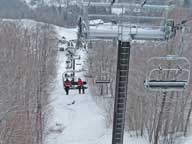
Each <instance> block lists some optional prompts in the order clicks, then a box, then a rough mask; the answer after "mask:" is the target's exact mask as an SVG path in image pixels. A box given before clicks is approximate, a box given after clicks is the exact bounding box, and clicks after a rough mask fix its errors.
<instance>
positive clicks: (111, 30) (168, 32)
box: [78, 1, 174, 144]
mask: <svg viewBox="0 0 192 144" xmlns="http://www.w3.org/2000/svg"><path fill="white" fill-rule="evenodd" d="M79 5H81V6H82V10H83V17H81V18H80V19H79V23H78V24H79V34H78V36H79V37H80V38H82V39H86V40H114V39H116V40H117V41H118V58H117V59H118V60H117V72H116V90H115V104H114V118H113V136H112V144H123V136H124V123H125V112H126V101H127V89H128V74H129V60H130V48H131V44H130V42H131V41H132V40H155V41H165V40H167V39H169V38H171V37H172V36H174V31H173V21H172V20H169V19H167V15H166V12H168V11H169V10H170V9H172V6H166V5H142V6H141V5H140V4H129V3H114V4H113V5H111V3H107V2H90V1H88V2H83V3H81V4H79ZM131 9H133V11H134V10H135V11H137V12H138V11H141V10H142V9H144V10H149V9H150V10H151V11H153V10H154V11H158V12H160V13H163V16H156V17H154V16H153V17H151V16H147V15H144V16H139V15H129V13H130V11H129V10H131ZM137 18H139V19H140V20H145V21H147V22H148V26H146V25H144V24H142V25H141V22H142V21H140V23H138V21H137ZM152 21H153V22H154V21H155V22H159V23H158V25H153V26H152V23H150V22H152ZM162 22H163V24H162ZM160 23H161V24H162V25H160ZM149 25H150V26H149Z"/></svg>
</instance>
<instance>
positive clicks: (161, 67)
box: [144, 56, 190, 91]
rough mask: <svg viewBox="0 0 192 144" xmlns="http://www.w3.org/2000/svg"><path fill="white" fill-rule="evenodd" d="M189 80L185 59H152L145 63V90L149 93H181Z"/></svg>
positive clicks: (169, 57)
mask: <svg viewBox="0 0 192 144" xmlns="http://www.w3.org/2000/svg"><path fill="white" fill-rule="evenodd" d="M189 79H190V62H189V60H188V59H187V58H185V57H178V56H166V57H152V58H150V59H149V60H148V62H147V70H146V78H145V81H144V85H145V88H147V89H148V90H150V91H182V90H184V89H186V88H187V86H188V84H189Z"/></svg>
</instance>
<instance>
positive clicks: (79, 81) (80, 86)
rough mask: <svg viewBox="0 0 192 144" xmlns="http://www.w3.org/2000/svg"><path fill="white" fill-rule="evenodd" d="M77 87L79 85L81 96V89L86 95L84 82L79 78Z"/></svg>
mask: <svg viewBox="0 0 192 144" xmlns="http://www.w3.org/2000/svg"><path fill="white" fill-rule="evenodd" d="M77 85H78V89H79V94H81V89H82V91H83V94H84V93H85V88H84V86H83V81H82V80H81V79H80V78H78V82H77Z"/></svg>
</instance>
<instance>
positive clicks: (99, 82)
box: [95, 80, 110, 84]
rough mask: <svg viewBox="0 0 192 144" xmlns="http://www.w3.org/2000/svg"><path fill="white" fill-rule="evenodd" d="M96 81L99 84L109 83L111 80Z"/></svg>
mask: <svg viewBox="0 0 192 144" xmlns="http://www.w3.org/2000/svg"><path fill="white" fill-rule="evenodd" d="M95 83H97V84H102V83H103V84H107V83H110V80H96V81H95Z"/></svg>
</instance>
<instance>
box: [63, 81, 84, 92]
mask: <svg viewBox="0 0 192 144" xmlns="http://www.w3.org/2000/svg"><path fill="white" fill-rule="evenodd" d="M74 83H75V82H74V79H72V80H71V81H69V79H66V81H64V89H65V92H66V95H68V94H69V89H70V88H71V86H72V85H73V84H74ZM77 88H78V91H79V94H81V90H82V93H83V94H84V93H85V87H84V82H83V81H82V80H81V79H80V78H78V81H77Z"/></svg>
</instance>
